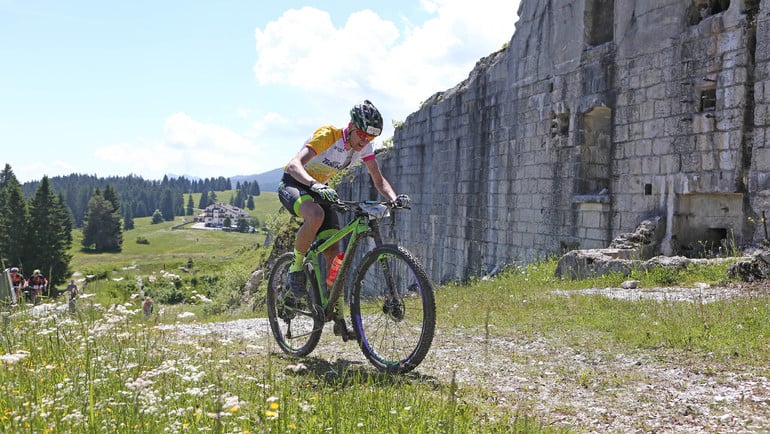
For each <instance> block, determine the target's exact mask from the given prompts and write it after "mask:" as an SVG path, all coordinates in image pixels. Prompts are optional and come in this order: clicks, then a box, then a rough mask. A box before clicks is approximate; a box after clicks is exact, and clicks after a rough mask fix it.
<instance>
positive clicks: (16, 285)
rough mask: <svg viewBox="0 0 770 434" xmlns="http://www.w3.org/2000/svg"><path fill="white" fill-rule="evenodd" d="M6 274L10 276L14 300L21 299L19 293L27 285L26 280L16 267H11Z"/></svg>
mask: <svg viewBox="0 0 770 434" xmlns="http://www.w3.org/2000/svg"><path fill="white" fill-rule="evenodd" d="M8 274H9V275H10V276H11V285H13V290H14V291H16V301H17V302H18V301H19V300H21V294H22V291H24V288H25V287H26V286H27V281H26V280H25V279H24V275H23V274H21V271H19V268H18V267H11V269H10V270H9V273H8Z"/></svg>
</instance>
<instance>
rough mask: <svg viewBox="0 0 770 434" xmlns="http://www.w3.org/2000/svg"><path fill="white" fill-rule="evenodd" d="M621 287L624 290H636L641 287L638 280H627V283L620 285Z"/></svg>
mask: <svg viewBox="0 0 770 434" xmlns="http://www.w3.org/2000/svg"><path fill="white" fill-rule="evenodd" d="M620 287H621V288H623V289H636V288H638V287H639V281H638V280H626V281H625V282H623V283H621V284H620Z"/></svg>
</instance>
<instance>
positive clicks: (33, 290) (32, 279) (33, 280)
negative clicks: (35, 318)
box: [27, 270, 48, 306]
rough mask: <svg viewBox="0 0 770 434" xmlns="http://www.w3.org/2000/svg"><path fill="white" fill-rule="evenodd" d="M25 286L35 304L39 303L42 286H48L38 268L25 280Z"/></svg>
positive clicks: (46, 280)
mask: <svg viewBox="0 0 770 434" xmlns="http://www.w3.org/2000/svg"><path fill="white" fill-rule="evenodd" d="M27 286H28V287H29V295H30V297H32V302H33V303H34V304H35V306H37V305H38V304H40V300H41V298H40V297H42V295H43V288H45V287H46V286H48V279H46V278H45V276H43V275H42V274H40V270H35V271H33V272H32V275H31V276H29V280H27Z"/></svg>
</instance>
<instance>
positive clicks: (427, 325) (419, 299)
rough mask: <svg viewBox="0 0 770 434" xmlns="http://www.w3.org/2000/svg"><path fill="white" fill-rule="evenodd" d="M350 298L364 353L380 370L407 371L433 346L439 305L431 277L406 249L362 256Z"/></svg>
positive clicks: (386, 249) (387, 248) (379, 250)
mask: <svg viewBox="0 0 770 434" xmlns="http://www.w3.org/2000/svg"><path fill="white" fill-rule="evenodd" d="M355 281H356V287H355V288H354V294H353V298H352V301H351V314H352V316H353V320H354V326H355V327H356V328H357V329H358V334H359V336H360V338H361V340H360V345H361V349H362V351H363V352H364V354H365V355H366V356H367V358H369V360H370V361H371V362H372V363H373V364H374V365H375V366H377V367H378V368H380V369H383V370H389V371H396V372H406V371H409V370H411V369H413V368H414V367H415V366H417V364H419V363H420V362H421V361H422V359H423V358H424V357H425V355H426V354H427V352H428V349H429V348H430V345H431V342H432V339H433V330H434V327H435V304H434V300H433V289H432V287H431V285H430V281H429V280H428V279H427V277H426V276H425V272H424V271H423V270H422V267H421V266H420V265H419V263H418V262H417V261H416V260H415V259H414V258H413V257H412V256H411V255H410V254H409V253H408V252H406V251H405V250H403V249H401V248H398V247H394V246H380V247H377V248H375V249H374V250H372V252H370V253H369V254H367V256H366V257H365V258H364V259H363V260H362V264H361V267H360V270H359V273H358V275H357V277H356V280H355Z"/></svg>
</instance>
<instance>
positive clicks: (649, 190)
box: [644, 184, 652, 196]
mask: <svg viewBox="0 0 770 434" xmlns="http://www.w3.org/2000/svg"><path fill="white" fill-rule="evenodd" d="M644 195H645V196H651V195H652V184H644Z"/></svg>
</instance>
